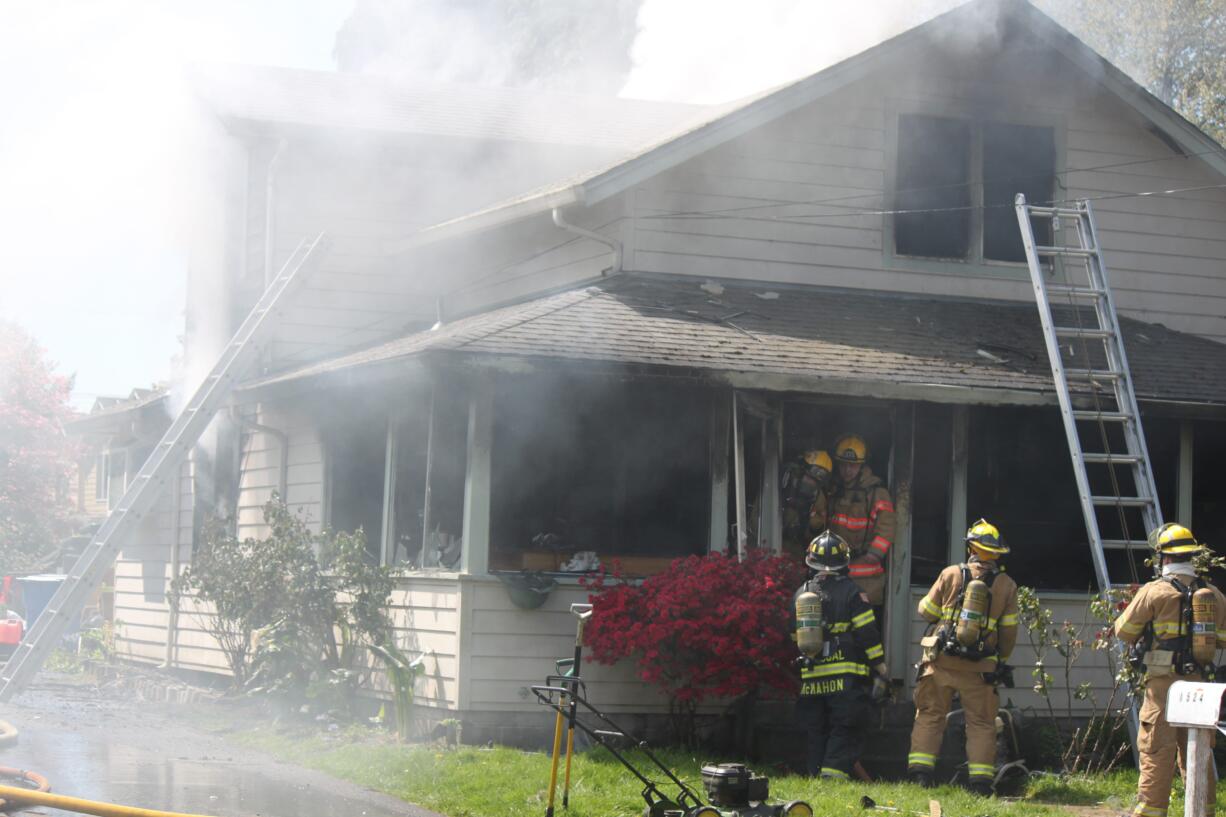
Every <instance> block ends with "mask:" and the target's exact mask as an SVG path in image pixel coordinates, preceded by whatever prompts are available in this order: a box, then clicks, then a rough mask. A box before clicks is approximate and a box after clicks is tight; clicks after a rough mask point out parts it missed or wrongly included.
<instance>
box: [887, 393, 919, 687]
mask: <svg viewBox="0 0 1226 817" xmlns="http://www.w3.org/2000/svg"><path fill="white" fill-rule="evenodd" d="M914 463H915V405H914V404H908V405H905V406H901V407H899V408H897V409H896V410H895V412H894V455H893V466H894V467H893V472H894V473H893V482H894V485H895V490H894V510H895V516H894V518H895V520H896V524H897V528H896V530H895V534H894V547H892V548H890V563H889V570H888V571H887V573H886V575H887V576H888V577H889V584H888V585H887V586H886V599H885V604H886V611H885V623H886V627H887V632H885V633H882V636H883V638H882V640H883V642H884V644H885V655H886V660H887V661H888V662H889V668H890V677H891V678H905V677H907V650H908V647H909V646H910V635H911V627H910V625H911V615H912V609H911V480H912V474H913V471H914Z"/></svg>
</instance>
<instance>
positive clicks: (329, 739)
mask: <svg viewBox="0 0 1226 817" xmlns="http://www.w3.org/2000/svg"><path fill="white" fill-rule="evenodd" d="M233 739H235V740H237V741H238V742H240V743H242V744H244V745H247V746H250V747H253V748H257V749H260V750H263V751H265V752H267V753H269V754H271V755H274V756H276V757H278V758H281V759H284V760H287V761H290V762H293V763H297V764H299V765H302V766H307V767H309V768H313V769H318V770H320V771H323V772H326V773H328V774H331V775H334V776H336V777H339V778H343V779H345V780H349V781H352V782H354V783H357V784H359V785H362V786H366V787H367V788H370V789H374V790H376V791H381V792H384V793H387V794H390V795H392V796H394V797H399V798H401V799H403V800H407V801H410V802H413V803H417V804H419V805H422V806H425V807H426V808H430V809H433V810H435V811H438V812H441V813H442V814H445V815H448V817H529V815H531V817H541V815H543V814H544V811H545V800H546V789H547V788H548V781H549V756H548V755H547V754H542V753H537V752H522V751H519V750H516V749H508V748H503V747H493V748H478V747H470V746H464V747H459V748H447V747H441V746H426V745H411V746H401V745H397V744H396V743H394V742H392V741H391V740H390V739H388V738H386V737H381V736H379V734H378V733H371V732H370V731H368V730H355V731H350V732H341V733H333V734H329V735H321V734H319V733H318V732H316V731H314V730H311V731H306V730H303V731H297V730H288V731H287V730H274V729H273V728H271V727H268V726H262V727H257V728H254V729H244V730H242V731H240V732H238V733H236V734H234V735H233ZM658 754H659V755H660V757H661V758H662V759H663V760H664V762H665V763H667V764H668V766H669V768H670V769H672V770H673V771H674V772H675V773H677V774H678V776H680V777H681V778H682V779H683V780H685V781H686V782H687V783H689V784H690V785H691V786H692V787H693V788H694V789H695V790H696V791H698V792H699V794H701V793H702V787H701V779H700V776H699V767H700V766H701V765H702V762H703V761H704V760H710V759H711V758H708V757H699V756H697V755H694V754H689V753H685V752H681V751H677V750H665V751H661V752H659V753H658ZM636 759H637V760H641V761H643V762H642V763H641V764H639V765H640V768H641V769H643V770H644V771H645V772H647V770H648V765H647V763H646V759H645V758H643V757H642V756H636ZM721 760H728V758H721ZM750 765H751V766H752V765H753V764H750ZM760 768H761V769H762V770H763V771H767V770H766V768H765V767H760ZM770 776H771V796H772V797H773V798H776V799H778V800H790V799H795V798H799V799H804V800H808V801H809V802H810V803H811V804H813V806H814V809H815V811H816V813H817V814H818V815H820V817H837V815H852V814H866V815H867V814H869V812H863V811H862V810H861V808H860V797H861V796H862V795H865V794H868V795H869V796H871V797H872V798H873V799H874V800H876V801H877V803H878V804H879V805H883V806H893V807H896V808H899V809H902V810H904V811H906V810H915V811H922V812H925V813H926V812H927V810H928V800H929V799H930V798H935V799H937V800H940V801H941V805H942V807H943V808H944V812H945V814H946V815H949V817H1031V816H1032V815H1033V816H1034V817H1038V815H1053V817H1054V815H1057V814H1068V813H1070V812H1069V810H1068V809H1066V808H1063V807H1064V806H1081V807H1090V808H1091V809H1093V811H1094V812H1098V813H1102V814H1118V813H1121V812H1125V811H1128V810H1129V809H1130V807H1131V804H1132V797H1133V793H1134V791H1135V788H1136V773H1135V772H1133V771H1132V770H1127V771H1121V772H1117V773H1115V774H1112V775H1110V776H1107V777H1104V778H1095V779H1085V778H1074V779H1070V780H1064V779H1060V778H1057V777H1037V778H1034V779H1033V780H1032V781H1031V783H1030V785H1029V787H1028V790H1027V792H1026V793H1025V795H1024V796H1023V797H1021V798H1018V799H997V798H993V799H990V800H984V799H982V798H978V797H975V796H973V795H971V794H969V793H967V792H965V791H963V790H961V789H959V788H955V787H950V786H943V787H940V788H937V789H931V790H925V789H921V788H918V787H916V786H912V785H910V784H906V783H871V784H865V783H850V782H842V783H835V782H829V781H817V780H810V779H808V778H805V777H798V776H795V775H785V774H776V773H774V772H770ZM648 777H651V778H652V779H653V780H657V781H660V780H662V775H660V774H655V775H653V774H650V773H648ZM661 788H662V789H663V790H664V791H665V793H667V794H670V795H671V791H672V790H671V789H670V788H669V787H667V786H663V785H662V786H661ZM559 789H560V787H559ZM640 790H641V785H640V784H639V783H638V781H637V780H636V779H635V778H634V777H633V776H632V775H631V774H630V773H629V772H628V771H627V770H626V769H625V768H624V767H622V766H621V765H620V764H619V763H618V762H617V761H616V760H615V759H614V758H613V757H612V755H610V754H609V753H608V752H606V751H604V750H594V751H590V752H585V753H583V754H579V755H577V756H576V757H575V761H574V767H573V771H572V778H571V797H570V809H569V811H568V812H565V814H568V815H570V816H571V817H637V815H639V814H641V812H642V809H643V800H642V798H641V796H640V794H639V792H640ZM1224 792H1226V786H1219V788H1218V808H1219V813H1226V798H1224V797H1223V793H1224ZM558 811H559V814H562V813H563V812H561V810H560V802H559V809H558ZM1082 813H1083V814H1088V813H1092V812H1089V811H1087V812H1082ZM1182 813H1183V805H1182V802H1181V801H1179V800H1178V799H1177V800H1176V801H1174V802H1172V803H1171V810H1170V814H1171V815H1174V817H1178V815H1179V814H1182ZM878 814H881V815H882V817H901V815H887V814H886V813H884V812H878Z"/></svg>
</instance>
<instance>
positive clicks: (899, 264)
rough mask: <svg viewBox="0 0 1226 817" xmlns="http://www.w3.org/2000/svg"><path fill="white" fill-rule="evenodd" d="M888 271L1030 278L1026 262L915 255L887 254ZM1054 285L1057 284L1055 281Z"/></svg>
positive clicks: (970, 276)
mask: <svg viewBox="0 0 1226 817" xmlns="http://www.w3.org/2000/svg"><path fill="white" fill-rule="evenodd" d="M884 266H885V268H886V269H894V270H904V271H907V272H922V273H929V274H933V275H953V276H958V277H962V278H1005V279H1012V280H1017V281H1023V280H1026V279H1027V278H1029V277H1030V270H1029V268H1028V267H1027V266H1026V264H1025V263H1024V262H1015V261H984V260H978V261H958V260H955V259H939V258H921V257H920V256H914V255H895V254H893V253H889V252H887V253H886V254H885V262H884ZM1052 283H1055V281H1054V280H1053V281H1052Z"/></svg>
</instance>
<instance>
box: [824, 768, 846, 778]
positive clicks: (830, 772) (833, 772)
mask: <svg viewBox="0 0 1226 817" xmlns="http://www.w3.org/2000/svg"><path fill="white" fill-rule="evenodd" d="M822 777H837V778H838V779H839V780H847V779H848V777H847V772H845V771H843V770H841V769H831V768H828V767H826V766H823V767H822Z"/></svg>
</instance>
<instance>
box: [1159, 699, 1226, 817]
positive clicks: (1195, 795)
mask: <svg viewBox="0 0 1226 817" xmlns="http://www.w3.org/2000/svg"><path fill="white" fill-rule="evenodd" d="M1223 693H1226V684H1210V683H1208V682H1207V681H1176V682H1175V683H1173V684H1171V689H1170V691H1169V692H1167V694H1166V720H1167V722H1168V723H1170V724H1171V726H1181V727H1186V728H1187V730H1188V752H1187V758H1188V772H1187V778H1186V780H1185V781H1184V782H1185V787H1184V798H1183V800H1184V806H1183V813H1184V817H1205V815H1207V814H1208V813H1209V802H1210V798H1211V797H1213V796H1214V792H1213V787H1212V786H1209V785H1207V780H1208V778H1207V776H1206V774H1205V768H1206V767H1207V766H1209V765H1210V764H1212V763H1213V756H1212V755H1211V754H1210V752H1209V741H1210V739H1211V738H1212V737H1213V730H1215V729H1219V728H1220V727H1219V726H1218V716H1219V713H1220V712H1221V711H1222V694H1223Z"/></svg>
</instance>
